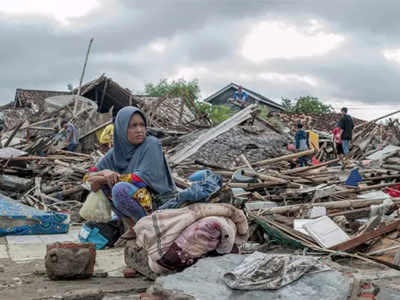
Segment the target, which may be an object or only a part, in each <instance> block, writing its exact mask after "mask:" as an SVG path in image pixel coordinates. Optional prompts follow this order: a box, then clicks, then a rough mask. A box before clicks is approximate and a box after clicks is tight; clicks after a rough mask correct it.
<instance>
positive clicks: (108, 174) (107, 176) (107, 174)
mask: <svg viewBox="0 0 400 300" xmlns="http://www.w3.org/2000/svg"><path fill="white" fill-rule="evenodd" d="M119 176H121V175H120V174H118V173H117V172H114V171H111V170H104V171H103V177H104V180H105V182H106V183H107V185H108V186H109V187H110V189H112V187H113V186H114V184H116V183H117V182H118V179H119Z"/></svg>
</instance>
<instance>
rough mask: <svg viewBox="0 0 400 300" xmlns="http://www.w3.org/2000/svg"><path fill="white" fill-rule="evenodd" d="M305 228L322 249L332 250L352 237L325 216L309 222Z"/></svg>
mask: <svg viewBox="0 0 400 300" xmlns="http://www.w3.org/2000/svg"><path fill="white" fill-rule="evenodd" d="M303 228H304V229H305V230H306V231H307V232H308V233H309V234H310V235H311V236H312V238H313V239H314V240H315V241H316V242H317V243H318V244H319V245H320V246H322V247H325V248H330V247H333V246H335V245H337V244H340V243H343V242H345V241H348V240H349V239H350V237H349V236H348V235H347V234H346V233H345V232H344V231H343V230H342V229H341V228H340V227H339V226H338V225H337V224H336V223H335V222H333V221H332V219H331V218H329V217H327V216H324V217H321V218H318V219H315V220H313V221H312V222H308V223H306V224H304V225H303Z"/></svg>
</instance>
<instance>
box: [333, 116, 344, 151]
mask: <svg viewBox="0 0 400 300" xmlns="http://www.w3.org/2000/svg"><path fill="white" fill-rule="evenodd" d="M332 133H333V136H332V142H333V143H334V145H335V149H336V154H337V155H338V156H341V155H343V146H342V129H341V128H340V127H339V123H336V126H335V128H334V129H333V130H332Z"/></svg>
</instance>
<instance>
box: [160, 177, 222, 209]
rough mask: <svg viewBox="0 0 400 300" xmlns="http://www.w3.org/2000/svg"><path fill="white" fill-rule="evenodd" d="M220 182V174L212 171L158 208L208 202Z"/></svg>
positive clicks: (218, 188)
mask: <svg viewBox="0 0 400 300" xmlns="http://www.w3.org/2000/svg"><path fill="white" fill-rule="evenodd" d="M222 184H223V181H222V176H221V175H220V174H214V173H212V174H210V175H208V176H207V177H205V178H204V179H203V180H201V181H198V182H194V183H193V184H192V185H191V186H190V187H188V188H187V189H185V190H183V191H182V192H180V193H179V194H178V195H177V196H176V198H175V199H172V200H170V201H168V202H166V203H164V204H163V205H161V206H160V207H159V208H158V209H168V208H180V207H182V205H184V204H193V203H198V202H209V200H210V197H211V196H212V195H213V194H214V193H216V192H218V191H219V190H220V189H221V187H222Z"/></svg>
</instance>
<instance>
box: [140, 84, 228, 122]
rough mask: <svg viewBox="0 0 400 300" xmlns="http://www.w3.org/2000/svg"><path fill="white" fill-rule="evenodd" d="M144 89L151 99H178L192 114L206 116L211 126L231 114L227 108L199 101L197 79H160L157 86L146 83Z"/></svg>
mask: <svg viewBox="0 0 400 300" xmlns="http://www.w3.org/2000/svg"><path fill="white" fill-rule="evenodd" d="M144 89H145V94H146V95H148V96H152V97H180V98H181V99H183V100H184V101H185V103H186V105H187V106H188V107H189V109H191V110H192V111H193V112H195V113H197V114H198V115H199V114H200V115H201V114H207V115H208V117H209V119H210V120H211V121H212V123H213V125H216V124H219V123H221V122H223V121H225V120H226V119H228V118H229V117H231V116H232V114H233V112H232V111H231V110H230V109H229V107H226V106H223V105H212V104H209V103H206V102H201V101H199V95H200V88H199V81H198V80H197V79H194V80H192V81H186V80H185V79H179V80H172V81H168V80H167V79H162V80H160V82H159V83H158V84H153V83H147V84H146V85H145V87H144Z"/></svg>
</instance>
